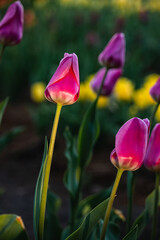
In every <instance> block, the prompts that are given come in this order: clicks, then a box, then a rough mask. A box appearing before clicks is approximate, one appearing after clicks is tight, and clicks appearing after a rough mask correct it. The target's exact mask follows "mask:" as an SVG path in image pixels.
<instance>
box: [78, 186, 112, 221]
mask: <svg viewBox="0 0 160 240" xmlns="http://www.w3.org/2000/svg"><path fill="white" fill-rule="evenodd" d="M111 191H112V187H109V188H108V189H106V190H103V191H101V192H100V193H98V194H94V195H91V196H89V197H87V198H85V199H84V200H82V201H81V202H80V204H79V209H78V215H79V217H82V216H84V215H85V214H86V213H88V211H90V210H91V209H93V208H94V207H96V206H97V205H98V204H100V203H101V202H103V201H104V200H105V199H107V198H108V197H109V196H110V194H111Z"/></svg>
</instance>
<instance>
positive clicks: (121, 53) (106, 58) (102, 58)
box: [98, 33, 125, 68]
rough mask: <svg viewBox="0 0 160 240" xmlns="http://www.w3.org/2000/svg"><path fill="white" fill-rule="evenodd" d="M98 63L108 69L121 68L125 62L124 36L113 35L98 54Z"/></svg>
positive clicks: (120, 34)
mask: <svg viewBox="0 0 160 240" xmlns="http://www.w3.org/2000/svg"><path fill="white" fill-rule="evenodd" d="M98 61H99V63H100V64H101V65H103V66H106V67H108V68H122V67H123V65H124V61H125V36H124V34H123V33H117V34H114V36H113V37H112V38H111V40H110V41H109V43H108V44H107V46H106V47H105V49H104V50H103V51H102V52H101V53H100V55H99V57H98Z"/></svg>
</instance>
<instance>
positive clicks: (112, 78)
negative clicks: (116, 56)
mask: <svg viewBox="0 0 160 240" xmlns="http://www.w3.org/2000/svg"><path fill="white" fill-rule="evenodd" d="M105 71H106V68H101V69H100V70H99V71H98V72H97V74H96V75H95V77H94V78H93V80H92V81H91V87H92V89H93V91H95V92H98V90H99V88H100V86H101V83H102V81H103V77H104V74H105ZM121 75H122V69H121V68H119V69H110V70H109V71H108V72H107V76H106V78H105V81H104V84H103V87H102V90H101V95H103V96H109V95H110V94H111V93H112V91H113V88H114V86H115V84H116V82H117V80H118V78H119V77H120V76H121Z"/></svg>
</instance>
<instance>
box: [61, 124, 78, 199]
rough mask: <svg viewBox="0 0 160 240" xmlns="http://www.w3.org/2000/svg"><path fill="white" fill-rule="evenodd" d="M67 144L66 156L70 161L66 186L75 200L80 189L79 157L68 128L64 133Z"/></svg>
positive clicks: (65, 178)
mask: <svg viewBox="0 0 160 240" xmlns="http://www.w3.org/2000/svg"><path fill="white" fill-rule="evenodd" d="M64 136H65V139H66V143H67V149H66V151H65V156H66V158H67V160H68V165H67V171H66V173H65V176H64V184H65V186H66V188H67V189H68V191H69V193H70V194H71V197H72V198H74V196H75V195H76V191H77V188H78V180H79V179H78V174H77V173H78V156H77V151H76V143H75V139H74V138H73V136H72V134H71V132H70V131H69V129H68V128H67V129H66V130H65V132H64Z"/></svg>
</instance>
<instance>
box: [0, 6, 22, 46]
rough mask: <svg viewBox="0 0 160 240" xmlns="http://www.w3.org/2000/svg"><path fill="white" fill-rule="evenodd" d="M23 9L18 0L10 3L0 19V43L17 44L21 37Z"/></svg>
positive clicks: (6, 44)
mask: <svg viewBox="0 0 160 240" xmlns="http://www.w3.org/2000/svg"><path fill="white" fill-rule="evenodd" d="M23 22H24V9H23V6H22V4H21V2H20V1H16V2H14V3H13V4H11V5H10V7H9V8H8V10H7V12H6V14H5V16H4V17H3V19H2V20H1V21H0V43H2V44H3V45H4V46H13V45H16V44H18V43H19V42H20V41H21V39H22V37H23Z"/></svg>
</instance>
